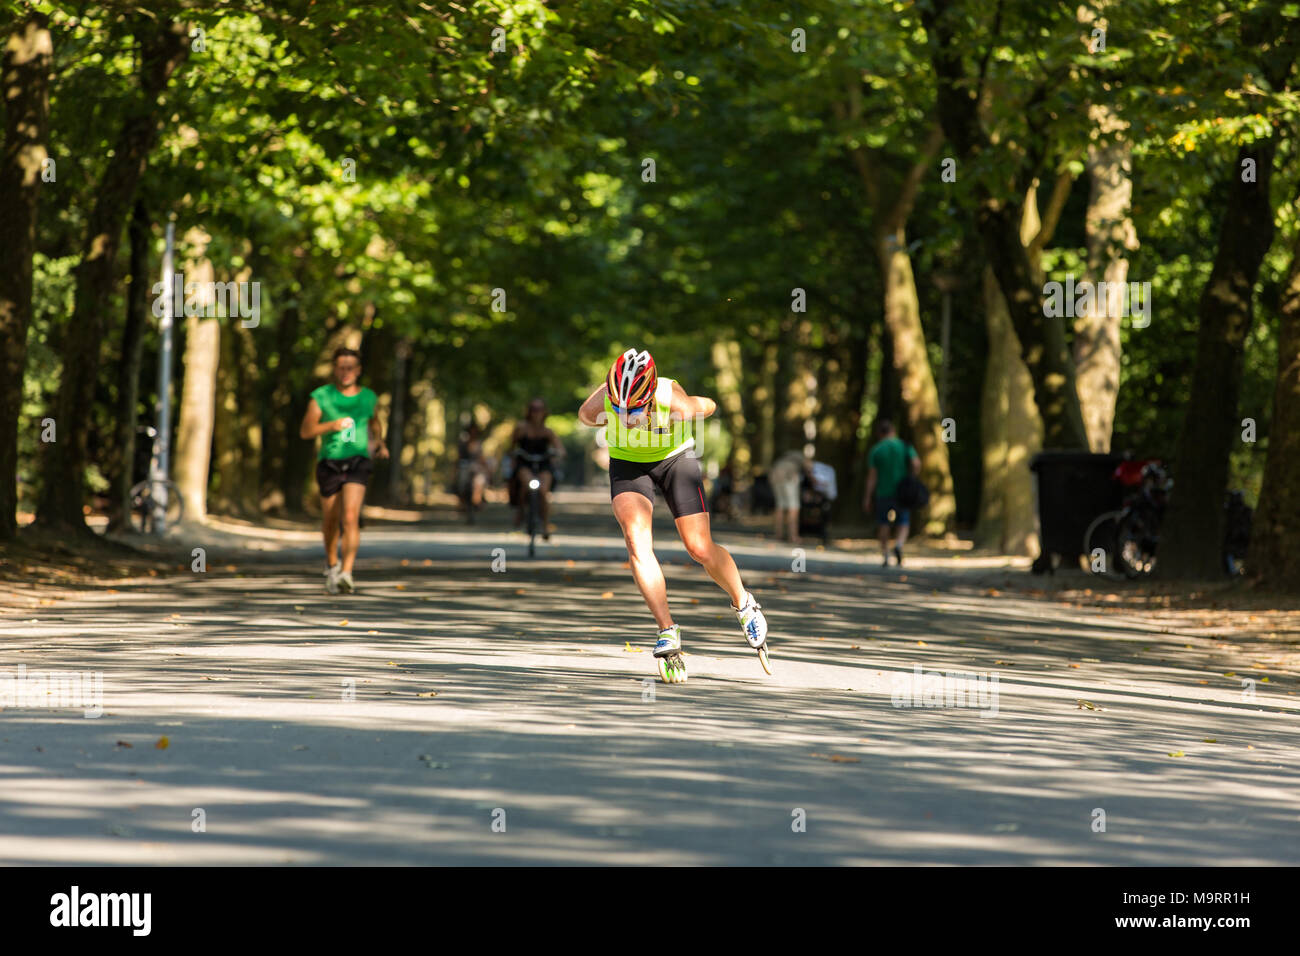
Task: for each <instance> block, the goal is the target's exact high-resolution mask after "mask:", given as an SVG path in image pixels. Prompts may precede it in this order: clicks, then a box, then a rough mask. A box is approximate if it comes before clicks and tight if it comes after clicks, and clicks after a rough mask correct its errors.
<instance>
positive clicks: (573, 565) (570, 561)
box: [564, 558, 578, 568]
mask: <svg viewBox="0 0 1300 956" xmlns="http://www.w3.org/2000/svg"><path fill="white" fill-rule="evenodd" d="M564 566H565V567H566V568H576V567H577V566H578V562H577V561H574V560H573V558H569V559H568V560H567V561H565V562H564Z"/></svg>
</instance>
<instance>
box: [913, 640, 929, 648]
mask: <svg viewBox="0 0 1300 956" xmlns="http://www.w3.org/2000/svg"><path fill="white" fill-rule="evenodd" d="M916 646H917V647H929V646H930V645H928V644H926V643H925V641H917V642H916Z"/></svg>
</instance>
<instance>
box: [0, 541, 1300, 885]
mask: <svg viewBox="0 0 1300 956" xmlns="http://www.w3.org/2000/svg"><path fill="white" fill-rule="evenodd" d="M668 574H669V577H670V590H671V593H672V594H673V596H674V613H675V614H676V615H677V619H678V621H679V623H681V624H682V626H683V630H684V634H685V640H686V647H687V650H688V652H689V653H690V657H689V663H690V667H691V679H690V681H689V682H688V683H687V684H685V685H680V686H673V687H667V686H665V685H663V684H660V683H658V682H657V681H655V680H653V664H652V661H651V659H650V655H649V654H648V652H646V651H645V650H644V648H646V647H647V646H648V645H649V643H650V642H651V641H652V639H653V636H654V635H653V626H649V627H648V626H647V615H646V613H645V610H644V607H643V606H642V605H641V603H640V599H639V596H638V595H637V594H636V591H635V588H634V587H633V586H632V584H631V581H630V576H629V575H628V572H627V571H625V570H623V569H621V568H619V567H617V566H614V567H599V566H593V565H585V564H576V563H575V564H574V565H573V566H572V567H566V566H565V565H564V564H563V563H562V562H552V563H550V564H545V565H540V566H537V565H535V566H522V567H521V566H520V565H519V564H517V563H516V564H512V565H511V570H510V572H509V573H507V574H493V573H492V572H491V570H490V567H488V566H487V564H486V563H476V564H469V563H463V564H457V565H455V566H451V567H447V566H443V567H439V568H438V569H436V571H434V570H432V569H425V568H418V567H406V568H403V567H400V566H392V567H377V566H371V567H368V569H367V572H366V575H365V577H364V578H363V579H362V580H361V584H362V591H361V593H359V594H357V595H354V596H350V597H346V598H344V597H339V598H334V597H329V596H326V595H323V594H321V593H320V592H319V584H318V579H319V573H318V571H317V570H316V568H315V567H314V566H306V565H304V566H302V567H283V566H278V567H276V568H275V569H274V570H272V569H270V568H257V569H256V573H250V574H249V575H248V576H246V577H242V578H241V577H236V576H234V575H233V574H225V575H223V574H211V575H209V576H208V577H206V578H200V579H196V578H193V577H187V578H184V579H176V580H169V581H165V582H160V583H151V584H150V585H148V586H144V585H141V586H138V587H129V588H119V590H118V592H117V593H115V594H108V593H96V594H87V595H85V596H83V597H81V598H79V599H76V600H68V601H63V602H60V604H59V606H58V607H56V608H53V609H51V610H50V612H49V613H48V614H43V615H42V617H41V618H39V619H37V623H35V624H33V623H30V621H28V622H23V621H18V620H15V619H4V621H3V626H4V627H5V629H6V653H5V658H4V661H3V668H4V669H7V670H12V669H13V668H14V667H16V666H17V664H19V663H23V664H25V665H26V666H27V667H28V668H29V669H37V668H44V669H59V668H65V667H66V668H77V669H81V670H99V671H102V672H103V673H104V682H105V709H106V711H107V713H106V714H105V715H104V716H103V717H100V718H99V719H96V720H85V719H80V718H79V717H72V716H67V712H66V711H65V712H59V711H51V710H35V709H15V708H11V709H9V710H6V711H5V712H4V713H3V714H2V715H0V718H2V719H3V736H4V742H3V744H2V746H3V750H2V751H0V753H3V755H4V759H3V761H2V762H0V861H3V862H10V863H17V862H88V863H140V862H181V863H184V862H195V863H203V862H210V863H243V862H286V861H289V862H299V863H332V864H340V863H408V864H429V863H435V864H436V863H499V862H538V863H541V862H545V863H632V862H635V863H670V862H671V863H757V864H768V863H819V864H820V863H899V862H912V863H1034V864H1044V863H1125V864H1138V865H1144V864H1162V865H1163V864H1177V863H1192V864H1198V863H1206V864H1208V863H1217V864H1234V863H1243V864H1244V863H1291V864H1294V863H1296V862H1298V861H1300V850H1297V847H1300V840H1297V836H1300V799H1298V798H1297V793H1300V786H1298V785H1300V779H1297V778H1298V776H1300V771H1297V769H1296V765H1295V760H1294V754H1295V747H1296V744H1297V742H1298V737H1300V735H1298V734H1297V724H1296V716H1295V710H1294V708H1295V702H1296V698H1295V697H1294V696H1289V695H1288V694H1287V693H1286V691H1287V690H1293V689H1294V688H1295V686H1296V685H1295V680H1294V675H1292V674H1291V673H1290V672H1289V671H1287V670H1286V669H1285V668H1278V669H1275V670H1271V671H1270V670H1255V669H1253V664H1252V662H1250V661H1244V662H1243V661H1242V660H1239V659H1234V657H1233V655H1234V653H1236V652H1234V651H1233V650H1232V649H1231V648H1228V647H1224V646H1217V645H1219V644H1221V643H1222V642H1216V641H1214V640H1210V639H1196V638H1188V637H1185V636H1182V635H1179V634H1174V633H1161V632H1160V631H1159V630H1157V629H1152V628H1146V627H1143V626H1141V625H1137V624H1134V623H1133V622H1130V621H1126V620H1123V619H1121V618H1119V617H1117V616H1114V615H1104V614H1100V613H1085V612H1082V611H1070V610H1068V609H1061V608H1059V607H1055V606H1052V605H1047V604H1039V603H1035V602H1031V601H1023V600H1012V599H1006V598H999V599H994V598H989V597H987V596H984V595H981V594H978V593H974V592H963V591H961V590H960V589H943V588H931V587H929V586H917V584H916V583H915V582H902V581H899V580H897V579H885V578H880V579H866V578H864V579H856V578H852V577H844V576H838V577H833V578H824V577H817V576H812V575H798V574H775V575H774V574H761V575H754V576H753V577H752V580H751V581H750V582H749V586H750V587H751V588H752V589H753V590H754V591H755V592H756V593H758V594H759V596H760V598H761V599H762V600H763V602H764V604H765V607H766V609H767V611H768V613H769V620H770V622H771V625H772V646H773V660H774V665H775V667H776V674H775V675H774V676H773V677H770V678H769V677H766V676H765V675H764V674H763V673H762V671H761V670H760V668H759V667H758V663H757V661H756V659H755V657H754V655H753V654H752V652H750V651H749V650H748V649H747V648H746V647H745V646H744V644H743V641H742V640H741V639H740V635H739V631H738V629H737V628H736V625H735V623H734V617H733V616H732V615H731V614H730V611H729V609H728V607H727V603H726V599H725V597H723V596H721V594H720V592H719V591H718V590H717V589H716V588H715V587H714V586H713V585H712V584H711V583H710V582H708V581H707V579H704V578H703V575H702V572H701V571H699V570H698V569H697V568H693V567H691V568H688V567H684V566H681V565H674V566H671V567H669V568H668ZM345 621H346V623H343V622H345ZM1188 644H1190V645H1192V646H1191V647H1187V646H1186V645H1188ZM637 648H640V650H637ZM915 665H920V666H921V667H922V668H923V669H924V670H925V671H926V672H935V671H954V672H963V673H971V674H989V673H996V674H997V676H998V691H999V696H998V706H997V713H996V715H994V716H981V713H980V711H979V710H977V709H972V708H955V707H949V708H926V707H915V708H914V707H897V706H894V700H893V699H891V698H892V693H893V692H894V691H895V690H897V689H898V687H899V686H901V685H900V684H899V681H906V680H908V679H909V678H910V675H911V672H912V669H913V667H914V666H915ZM1246 668H1252V669H1251V670H1250V671H1249V674H1252V675H1259V676H1261V677H1263V676H1269V677H1270V678H1271V680H1270V682H1269V683H1270V684H1273V685H1274V686H1273V687H1269V686H1268V685H1265V684H1263V683H1259V684H1257V685H1256V691H1257V693H1256V696H1255V698H1254V699H1253V700H1250V699H1243V696H1242V693H1241V684H1240V680H1239V679H1237V678H1236V677H1235V674H1236V673H1240V672H1243V671H1244V670H1245V669H1246ZM1225 673H1233V674H1234V676H1233V677H1225V676H1224V674H1225ZM350 692H354V693H355V700H345V699H344V697H345V695H346V694H347V693H350ZM424 695H434V696H424ZM1080 701H1086V702H1087V705H1088V706H1090V707H1094V708H1097V709H1087V708H1085V707H1082V706H1081V704H1080ZM164 735H165V736H166V737H167V738H168V746H167V747H166V749H159V748H157V747H156V746H155V745H156V743H157V742H158V739H159V738H160V737H162V736H164ZM1207 740H1213V741H1214V742H1213V743H1209V742H1206V741H1207ZM126 744H130V745H131V746H129V747H128V746H125V745H126ZM1171 753H1182V754H1183V755H1184V756H1182V757H1171V756H1169V754H1171ZM195 809H202V810H203V811H204V813H205V815H206V830H205V831H204V832H194V831H193V830H192V829H191V820H192V818H193V811H194V810H195ZM1097 809H1101V810H1104V811H1105V817H1106V831H1105V832H1095V831H1094V829H1093V821H1094V819H1095V818H1096V814H1095V811H1096V810H1097ZM497 810H500V811H504V824H505V829H504V832H494V830H493V822H494V819H497V820H500V819H501V818H502V814H500V813H497V814H495V816H494V811H497ZM801 817H806V832H794V830H792V823H795V822H797V821H798V820H799V819H800V818H801ZM498 828H499V824H498Z"/></svg>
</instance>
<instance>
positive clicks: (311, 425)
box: [298, 398, 347, 441]
mask: <svg viewBox="0 0 1300 956" xmlns="http://www.w3.org/2000/svg"><path fill="white" fill-rule="evenodd" d="M320 415H321V412H320V406H319V405H317V404H316V399H314V398H313V399H312V400H311V401H310V402H308V403H307V414H305V415H303V416H302V424H301V425H299V426H298V437H299V438H305V439H307V440H309V441H310V440H311V439H313V438H318V437H320V436H321V435H328V434H329V433H330V432H341V431H343V429H344V428H346V427H347V424H346V422H347V419H346V418H336V419H334V420H333V421H329V422H322V421H321V420H320Z"/></svg>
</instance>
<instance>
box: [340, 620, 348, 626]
mask: <svg viewBox="0 0 1300 956" xmlns="http://www.w3.org/2000/svg"><path fill="white" fill-rule="evenodd" d="M347 626H348V619H347V618H344V619H343V620H341V621H339V627H347Z"/></svg>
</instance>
